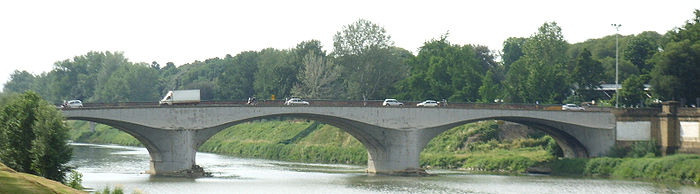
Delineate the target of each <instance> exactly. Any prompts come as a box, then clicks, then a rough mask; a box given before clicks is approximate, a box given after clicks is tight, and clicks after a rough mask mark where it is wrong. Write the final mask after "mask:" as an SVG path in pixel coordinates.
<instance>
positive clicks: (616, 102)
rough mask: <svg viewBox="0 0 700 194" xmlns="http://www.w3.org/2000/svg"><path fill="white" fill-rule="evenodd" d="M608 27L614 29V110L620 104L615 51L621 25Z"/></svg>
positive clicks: (616, 53) (616, 54)
mask: <svg viewBox="0 0 700 194" xmlns="http://www.w3.org/2000/svg"><path fill="white" fill-rule="evenodd" d="M610 25H611V26H612V27H614V28H615V31H616V32H615V108H617V104H619V103H620V93H618V91H617V90H618V89H619V87H618V86H619V85H618V76H617V74H618V73H617V69H618V67H617V66H618V51H617V50H618V47H619V43H618V38H617V36H618V35H619V34H620V26H622V24H610Z"/></svg>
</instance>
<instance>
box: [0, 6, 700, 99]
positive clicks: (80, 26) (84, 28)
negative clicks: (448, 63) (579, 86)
mask: <svg viewBox="0 0 700 194" xmlns="http://www.w3.org/2000/svg"><path fill="white" fill-rule="evenodd" d="M695 9H700V1H698V0H669V1H648V0H640V1H621V0H620V1H615V0H588V1H561V0H544V1H537V0H535V1H522V0H489V1H446V0H430V1H411V0H408V1H406V0H404V1H393V0H387V1H381V0H349V1H332V0H319V1H303V0H295V1H289V0H257V1H250V0H247V1H214V0H197V1H179V0H119V1H116V0H61V1H55V0H22V1H2V2H0V83H2V84H1V85H0V87H2V85H4V83H6V82H7V81H9V79H10V75H11V74H12V72H13V71H15V70H20V71H21V70H26V71H28V72H30V73H32V74H35V75H37V74H40V73H42V72H48V71H51V69H53V64H54V63H55V62H57V61H63V60H67V59H72V58H73V57H75V56H80V55H85V54H87V53H88V52H90V51H112V52H114V51H119V52H123V53H124V55H125V56H126V57H127V58H128V59H129V61H131V62H146V63H151V62H153V61H156V62H158V63H160V64H161V65H165V64H166V63H167V62H173V63H175V65H177V66H180V65H183V64H186V63H191V62H194V61H195V60H199V61H203V60H205V59H208V58H214V57H224V56H226V54H231V55H236V54H238V53H240V52H243V51H251V50H253V51H258V50H261V49H264V48H277V49H289V48H293V47H295V46H296V44H298V43H300V42H302V41H307V40H312V39H316V40H319V41H321V43H322V44H323V49H324V50H326V51H328V52H329V53H330V52H332V50H333V35H335V33H336V32H338V31H341V30H342V29H343V26H346V25H349V24H351V23H353V22H355V21H357V20H358V19H366V20H369V21H371V22H373V23H375V24H378V25H380V26H382V27H384V28H385V29H386V31H387V34H389V35H391V39H392V40H393V41H394V43H395V46H398V47H401V48H404V49H407V50H409V51H411V52H413V53H414V54H417V53H418V51H419V48H420V46H422V45H423V43H425V42H426V41H430V40H432V39H438V38H440V36H441V35H444V34H446V33H447V32H449V36H448V39H447V40H448V41H450V42H451V43H453V44H460V45H464V44H474V45H486V46H488V47H489V49H491V50H501V49H502V44H503V41H504V40H506V39H507V38H508V37H529V36H531V35H532V34H534V33H535V32H536V31H537V28H538V27H540V26H541V25H542V24H543V23H545V22H552V21H553V22H556V23H557V24H558V25H559V26H560V27H561V28H562V33H563V35H564V39H565V40H566V41H568V42H569V43H577V42H583V41H585V40H587V39H592V38H601V37H604V36H608V35H613V34H615V28H613V27H612V26H611V24H613V23H615V24H621V25H622V26H621V27H620V28H619V33H620V34H622V35H630V34H638V33H640V32H643V31H656V32H659V33H660V34H664V33H666V32H667V31H668V30H671V29H673V28H674V27H680V26H682V25H683V24H685V22H686V21H687V20H690V19H692V18H693V17H694V14H693V11H694V10H695Z"/></svg>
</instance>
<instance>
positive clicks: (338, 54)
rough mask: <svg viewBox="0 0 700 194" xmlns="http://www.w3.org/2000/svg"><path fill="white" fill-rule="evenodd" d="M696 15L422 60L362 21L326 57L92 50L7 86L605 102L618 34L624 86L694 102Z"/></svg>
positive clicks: (126, 93) (97, 98) (209, 96)
mask: <svg viewBox="0 0 700 194" xmlns="http://www.w3.org/2000/svg"><path fill="white" fill-rule="evenodd" d="M699 18H700V11H696V17H695V18H693V19H691V20H690V21H688V22H686V24H685V25H683V26H682V27H679V28H676V29H673V30H671V31H669V32H668V33H666V34H664V35H660V34H658V33H656V32H642V33H640V34H637V35H626V36H618V35H612V36H606V37H603V38H599V39H589V40H587V41H585V42H581V43H575V44H569V43H567V42H566V41H565V38H564V36H563V34H562V29H561V27H559V26H558V25H557V23H555V22H546V23H544V24H543V25H542V26H540V27H539V28H538V30H537V31H536V32H535V33H533V34H532V35H531V36H529V37H510V38H508V39H507V40H506V41H504V43H503V48H502V50H501V51H500V52H496V51H492V50H490V49H489V48H487V47H485V46H480V45H469V44H467V45H457V44H452V43H450V42H449V41H448V40H447V38H448V34H445V35H443V36H441V37H439V38H438V39H432V40H430V41H427V42H425V43H424V44H423V46H421V47H420V49H419V50H418V53H417V55H415V56H414V55H413V54H412V53H411V52H409V51H407V50H405V49H402V48H398V47H396V46H394V42H393V41H392V39H391V35H389V33H388V32H387V30H386V29H384V27H382V26H380V25H378V24H375V23H372V22H371V21H368V20H364V19H360V20H358V21H356V22H353V23H351V24H348V25H346V26H343V27H342V29H340V30H339V31H338V32H337V33H336V34H335V35H334V36H333V51H332V52H330V54H326V51H324V50H323V48H322V47H321V42H320V41H318V40H309V41H303V42H300V43H299V44H297V45H296V47H294V48H291V49H282V50H280V49H275V48H266V49H262V50H260V51H245V52H241V53H238V54H236V55H231V54H229V55H226V56H225V57H224V58H218V57H216V58H210V59H205V60H203V61H194V62H191V63H188V64H184V65H180V66H176V65H175V64H173V63H171V62H168V63H166V65H165V66H163V67H162V66H161V65H160V64H159V63H157V62H155V61H154V62H151V63H142V62H138V63H135V62H130V61H128V60H127V58H126V57H125V56H124V55H123V54H122V53H121V52H110V51H106V52H88V53H87V54H85V55H81V56H76V57H73V58H72V59H67V60H64V61H58V62H56V63H55V64H54V69H53V70H52V71H50V72H47V73H42V74H39V75H32V74H30V73H28V72H26V71H15V72H14V73H13V74H12V75H11V80H10V81H9V82H7V83H5V87H4V88H5V89H4V92H6V93H7V92H17V93H19V92H23V91H25V90H33V91H36V92H38V93H39V94H40V95H41V96H43V97H44V98H45V99H47V100H48V101H50V102H52V103H56V104H57V103H60V102H62V101H63V100H70V99H80V100H83V101H85V102H125V101H156V100H158V98H159V97H160V96H161V95H163V94H164V93H165V92H166V91H167V90H173V89H200V90H201V91H202V99H203V100H243V99H247V98H248V97H250V96H257V98H258V99H270V98H272V96H273V95H274V96H275V97H276V98H277V99H282V98H286V97H292V96H297V97H303V98H313V99H351V100H365V99H367V100H376V99H384V98H388V97H395V98H399V99H400V100H425V99H435V100H441V99H447V100H449V101H452V102H493V101H494V100H499V102H500V101H503V102H509V103H537V102H539V103H563V102H566V103H578V102H582V101H592V100H595V101H598V102H600V101H606V100H609V99H610V97H611V96H610V95H606V94H604V93H602V92H600V91H596V90H595V89H596V88H598V87H600V84H603V83H614V82H615V57H616V54H615V53H616V49H617V48H616V46H615V42H616V39H618V38H619V42H620V44H619V49H618V50H619V51H620V56H619V58H620V60H619V73H620V82H622V81H626V80H629V84H627V87H638V86H639V84H640V83H641V84H642V87H643V84H647V83H649V84H651V86H652V90H651V91H652V94H653V96H652V98H656V99H660V100H681V99H686V100H687V101H688V102H693V101H694V99H695V98H697V97H700V93H698V91H700V88H697V87H699V86H700V83H697V82H698V79H697V77H698V75H699V74H700V73H699V71H700V70H698V69H700V68H698V64H700V62H698V58H700V57H698V56H699V55H700V49H699V48H700V46H698V45H700V43H698V39H699V38H698V37H699V36H698V34H700V27H699V26H700V24H699V22H700V19H699ZM499 54H500V57H498V56H497V55H499ZM499 58H500V61H496V60H495V59H499ZM635 76H636V77H635ZM630 78H634V79H631V80H630ZM640 78H641V79H640ZM626 89H627V88H626ZM624 91H626V92H627V93H625V94H620V95H625V96H624V101H623V102H624V103H625V105H635V106H638V105H642V106H645V105H648V104H649V103H651V102H653V101H654V100H651V99H650V97H649V96H651V95H649V94H647V91H644V90H642V91H639V90H638V88H628V89H627V90H624ZM630 92H631V93H630ZM639 94H642V95H639ZM640 98H641V99H640Z"/></svg>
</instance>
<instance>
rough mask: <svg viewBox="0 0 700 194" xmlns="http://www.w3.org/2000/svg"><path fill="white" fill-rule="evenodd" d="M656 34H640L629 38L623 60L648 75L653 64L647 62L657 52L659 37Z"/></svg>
mask: <svg viewBox="0 0 700 194" xmlns="http://www.w3.org/2000/svg"><path fill="white" fill-rule="evenodd" d="M654 34H656V32H649V33H642V34H639V35H638V36H634V37H632V38H630V39H629V40H628V42H627V46H626V48H625V49H624V52H623V53H624V54H625V58H626V59H628V60H629V61H630V62H632V64H634V65H635V66H636V67H637V68H638V69H639V71H640V72H641V73H643V74H648V73H649V72H650V71H651V68H652V67H653V64H651V63H649V62H647V60H649V59H651V57H652V56H654V54H656V53H657V52H659V46H658V44H657V40H658V39H659V35H658V34H656V36H654ZM654 37H655V38H656V39H653V38H654Z"/></svg>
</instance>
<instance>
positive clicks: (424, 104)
mask: <svg viewBox="0 0 700 194" xmlns="http://www.w3.org/2000/svg"><path fill="white" fill-rule="evenodd" d="M416 106H419V107H438V102H437V101H435V100H426V101H423V102H421V103H418V104H416Z"/></svg>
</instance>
